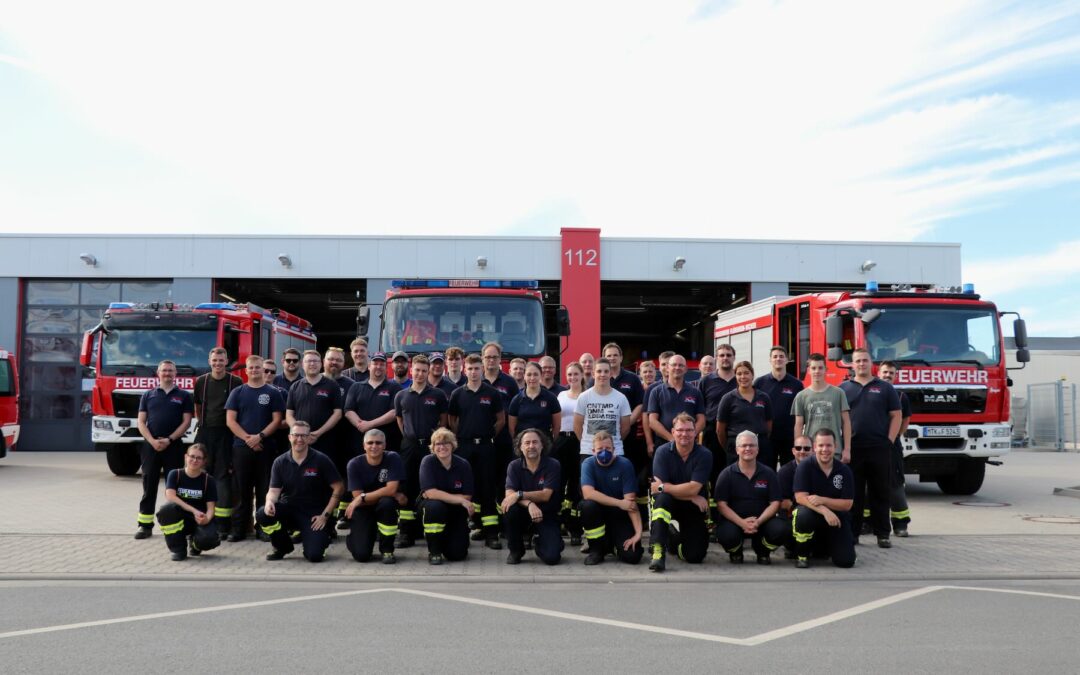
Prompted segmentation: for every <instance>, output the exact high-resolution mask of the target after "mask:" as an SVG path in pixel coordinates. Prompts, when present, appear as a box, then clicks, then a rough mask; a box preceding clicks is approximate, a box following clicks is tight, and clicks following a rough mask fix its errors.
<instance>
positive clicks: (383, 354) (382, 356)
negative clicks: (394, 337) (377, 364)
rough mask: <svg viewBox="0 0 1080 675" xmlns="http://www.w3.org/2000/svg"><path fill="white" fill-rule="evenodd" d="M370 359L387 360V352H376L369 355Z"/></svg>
mask: <svg viewBox="0 0 1080 675" xmlns="http://www.w3.org/2000/svg"><path fill="white" fill-rule="evenodd" d="M368 360H369V361H385V360H386V352H375V353H374V354H372V355H371V356H370V357H368Z"/></svg>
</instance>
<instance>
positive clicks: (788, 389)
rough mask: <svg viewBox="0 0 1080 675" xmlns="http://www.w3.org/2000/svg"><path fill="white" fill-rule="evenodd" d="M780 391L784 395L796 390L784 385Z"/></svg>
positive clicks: (789, 394)
mask: <svg viewBox="0 0 1080 675" xmlns="http://www.w3.org/2000/svg"><path fill="white" fill-rule="evenodd" d="M780 393H781V394H783V395H784V396H791V395H792V394H794V393H795V392H793V391H792V390H791V387H783V388H782V389H780Z"/></svg>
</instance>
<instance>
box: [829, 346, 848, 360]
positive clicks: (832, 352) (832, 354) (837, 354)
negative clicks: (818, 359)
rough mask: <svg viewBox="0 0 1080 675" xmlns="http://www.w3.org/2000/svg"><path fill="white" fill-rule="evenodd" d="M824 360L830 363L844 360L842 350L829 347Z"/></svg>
mask: <svg viewBox="0 0 1080 675" xmlns="http://www.w3.org/2000/svg"><path fill="white" fill-rule="evenodd" d="M825 358H827V359H829V360H830V361H839V360H841V359H842V358H844V350H843V349H841V348H839V347H829V353H828V354H826V355H825Z"/></svg>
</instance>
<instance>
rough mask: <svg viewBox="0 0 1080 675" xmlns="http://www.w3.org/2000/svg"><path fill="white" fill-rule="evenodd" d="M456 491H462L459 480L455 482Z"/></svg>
mask: <svg viewBox="0 0 1080 675" xmlns="http://www.w3.org/2000/svg"><path fill="white" fill-rule="evenodd" d="M454 489H455V490H460V489H461V481H459V480H456V481H454Z"/></svg>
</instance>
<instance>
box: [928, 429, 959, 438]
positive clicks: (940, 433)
mask: <svg viewBox="0 0 1080 675" xmlns="http://www.w3.org/2000/svg"><path fill="white" fill-rule="evenodd" d="M922 435H923V438H960V427H923V430H922Z"/></svg>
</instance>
